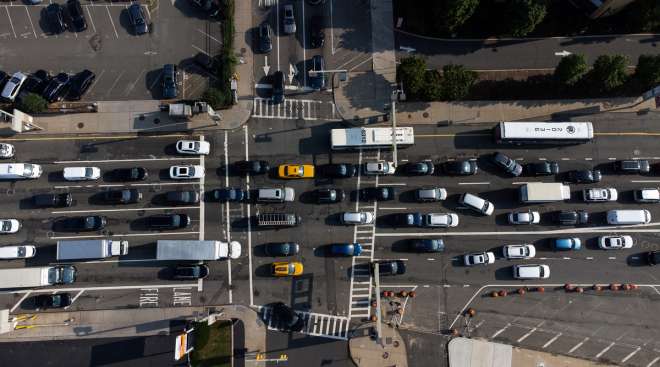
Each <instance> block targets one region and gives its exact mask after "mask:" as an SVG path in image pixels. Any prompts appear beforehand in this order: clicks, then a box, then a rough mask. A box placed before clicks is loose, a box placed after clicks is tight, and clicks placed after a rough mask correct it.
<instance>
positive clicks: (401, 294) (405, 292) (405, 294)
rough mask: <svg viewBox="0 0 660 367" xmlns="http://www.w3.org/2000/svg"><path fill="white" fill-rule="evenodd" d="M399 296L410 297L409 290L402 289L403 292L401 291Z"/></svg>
mask: <svg viewBox="0 0 660 367" xmlns="http://www.w3.org/2000/svg"><path fill="white" fill-rule="evenodd" d="M399 296H400V297H401V298H406V297H408V292H407V291H401V292H399Z"/></svg>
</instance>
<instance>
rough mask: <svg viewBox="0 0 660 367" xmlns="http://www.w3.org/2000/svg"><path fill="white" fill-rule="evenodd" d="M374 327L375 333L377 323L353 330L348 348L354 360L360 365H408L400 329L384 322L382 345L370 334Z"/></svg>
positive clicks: (397, 366) (375, 366)
mask: <svg viewBox="0 0 660 367" xmlns="http://www.w3.org/2000/svg"><path fill="white" fill-rule="evenodd" d="M372 328H373V329H374V330H373V334H374V335H375V328H376V324H375V323H370V324H368V325H366V326H363V327H360V328H358V329H356V330H354V331H353V332H352V336H351V338H350V339H349V341H348V349H349V353H350V355H351V359H352V360H353V362H354V363H355V364H356V365H357V366H359V367H382V366H396V367H407V366H408V353H407V352H406V343H405V342H404V340H403V339H402V338H401V336H400V335H399V332H398V330H396V329H395V328H393V327H390V326H389V325H386V324H383V328H382V345H381V343H378V341H377V340H376V339H375V338H372V337H371V336H370V335H369V334H370V330H371V329H372Z"/></svg>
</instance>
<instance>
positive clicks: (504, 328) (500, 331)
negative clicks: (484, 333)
mask: <svg viewBox="0 0 660 367" xmlns="http://www.w3.org/2000/svg"><path fill="white" fill-rule="evenodd" d="M509 326H511V324H508V323H507V324H506V325H504V327H503V328H501V329H499V330H497V331H496V332H495V333H494V334H493V335H491V337H490V339H495V338H496V337H497V336H498V335H500V334H502V333H503V332H504V330H506V329H508V328H509Z"/></svg>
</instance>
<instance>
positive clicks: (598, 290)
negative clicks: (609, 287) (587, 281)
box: [592, 284, 603, 292]
mask: <svg viewBox="0 0 660 367" xmlns="http://www.w3.org/2000/svg"><path fill="white" fill-rule="evenodd" d="M592 288H593V289H594V290H595V291H596V292H600V291H601V290H602V289H603V287H601V286H599V285H598V284H594V285H593V287H592Z"/></svg>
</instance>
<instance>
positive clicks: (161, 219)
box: [146, 214, 190, 229]
mask: <svg viewBox="0 0 660 367" xmlns="http://www.w3.org/2000/svg"><path fill="white" fill-rule="evenodd" d="M146 223H147V227H149V228H150V229H179V228H186V227H188V226H189V225H190V217H189V216H187V215H186V214H159V215H152V216H150V217H147V222H146Z"/></svg>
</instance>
